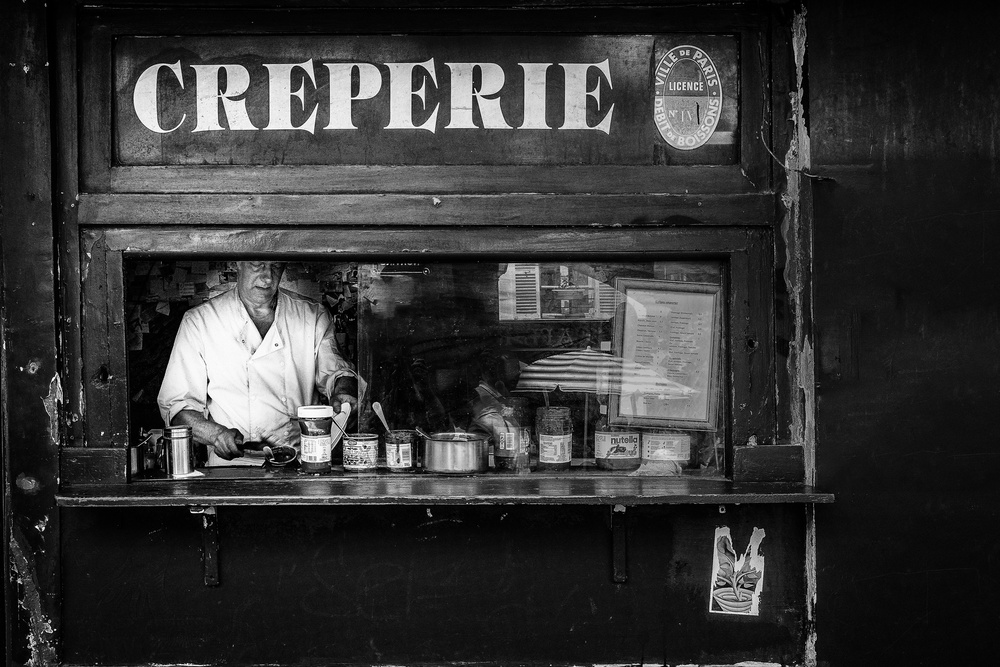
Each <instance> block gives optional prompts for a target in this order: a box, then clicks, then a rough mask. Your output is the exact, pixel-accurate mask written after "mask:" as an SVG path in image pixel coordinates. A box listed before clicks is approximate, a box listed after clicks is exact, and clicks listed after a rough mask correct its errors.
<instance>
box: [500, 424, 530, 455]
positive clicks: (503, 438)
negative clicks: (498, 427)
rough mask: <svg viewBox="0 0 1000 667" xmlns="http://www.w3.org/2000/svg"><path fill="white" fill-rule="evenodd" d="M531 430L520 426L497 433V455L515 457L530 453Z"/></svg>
mask: <svg viewBox="0 0 1000 667" xmlns="http://www.w3.org/2000/svg"><path fill="white" fill-rule="evenodd" d="M529 433H530V430H529V429H527V428H523V427H519V428H514V429H511V430H509V431H504V432H503V433H498V434H497V436H498V437H497V447H496V455H497V456H505V457H514V456H517V455H518V454H527V453H528V443H529V442H530V440H531V436H530V435H529Z"/></svg>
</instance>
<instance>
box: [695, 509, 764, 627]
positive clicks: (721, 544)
mask: <svg viewBox="0 0 1000 667" xmlns="http://www.w3.org/2000/svg"><path fill="white" fill-rule="evenodd" d="M763 539H764V529H763V528H754V529H753V534H752V535H751V536H750V544H749V545H747V549H746V552H744V554H743V555H742V556H737V555H736V550H735V549H733V540H732V537H731V536H730V532H729V527H728V526H722V527H718V528H716V529H715V549H714V553H713V556H712V593H711V595H710V596H709V604H708V610H709V611H710V612H712V613H714V614H742V615H744V616H759V615H760V593H761V590H762V589H763V587H764V556H763V555H761V554H760V553H759V548H760V543H761V541H762V540H763Z"/></svg>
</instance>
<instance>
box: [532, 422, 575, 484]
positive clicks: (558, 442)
mask: <svg viewBox="0 0 1000 667" xmlns="http://www.w3.org/2000/svg"><path fill="white" fill-rule="evenodd" d="M535 433H536V434H537V437H538V469H539V470H569V467H570V463H571V462H572V460H573V420H572V418H571V416H570V410H569V408H567V407H562V406H553V407H541V408H538V410H537V411H536V412H535Z"/></svg>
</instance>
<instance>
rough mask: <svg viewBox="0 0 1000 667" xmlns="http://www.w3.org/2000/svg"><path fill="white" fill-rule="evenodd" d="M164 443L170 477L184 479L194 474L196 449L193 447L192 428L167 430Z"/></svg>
mask: <svg viewBox="0 0 1000 667" xmlns="http://www.w3.org/2000/svg"><path fill="white" fill-rule="evenodd" d="M163 443H164V447H163V450H164V454H165V455H166V460H167V474H168V475H170V476H171V477H183V476H185V475H190V474H191V473H192V472H194V447H192V446H191V427H190V426H169V427H167V428H165V429H164V436H163Z"/></svg>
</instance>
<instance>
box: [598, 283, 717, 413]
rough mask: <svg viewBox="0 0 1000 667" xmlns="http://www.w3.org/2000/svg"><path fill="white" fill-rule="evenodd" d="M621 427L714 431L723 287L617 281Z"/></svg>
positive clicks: (616, 405) (615, 403)
mask: <svg viewBox="0 0 1000 667" xmlns="http://www.w3.org/2000/svg"><path fill="white" fill-rule="evenodd" d="M616 289H618V290H619V293H620V298H621V299H622V302H623V303H624V304H625V307H624V308H623V309H622V310H621V313H620V315H619V320H618V322H617V323H616V330H615V341H614V351H615V354H616V355H617V356H619V357H620V358H621V381H620V391H618V392H617V395H615V396H612V415H613V416H614V417H615V418H616V421H618V422H628V423H633V424H647V425H655V426H667V427H670V426H673V427H683V428H696V429H706V430H710V429H714V428H715V414H716V410H717V407H718V376H719V373H718V361H719V344H720V337H721V331H720V327H721V317H720V303H719V296H720V292H721V286H719V285H710V284H703V283H685V282H675V281H667V280H634V279H623V280H619V281H617V283H616Z"/></svg>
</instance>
